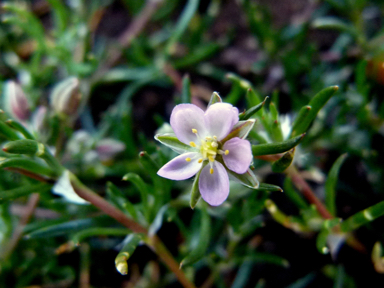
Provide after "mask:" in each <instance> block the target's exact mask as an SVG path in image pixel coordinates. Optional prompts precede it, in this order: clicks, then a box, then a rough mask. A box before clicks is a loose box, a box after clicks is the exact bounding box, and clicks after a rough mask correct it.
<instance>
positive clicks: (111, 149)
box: [96, 138, 125, 161]
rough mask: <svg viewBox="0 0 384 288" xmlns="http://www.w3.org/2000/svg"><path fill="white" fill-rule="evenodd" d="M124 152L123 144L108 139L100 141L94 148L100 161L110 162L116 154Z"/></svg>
mask: <svg viewBox="0 0 384 288" xmlns="http://www.w3.org/2000/svg"><path fill="white" fill-rule="evenodd" d="M124 150H125V145H124V143H122V142H120V141H117V140H114V139H110V138H106V139H102V140H100V141H99V143H98V144H97V146H96V151H97V154H98V155H99V158H100V160H101V161H108V160H111V159H112V158H113V157H114V156H115V155H116V154H118V153H120V152H122V151H124Z"/></svg>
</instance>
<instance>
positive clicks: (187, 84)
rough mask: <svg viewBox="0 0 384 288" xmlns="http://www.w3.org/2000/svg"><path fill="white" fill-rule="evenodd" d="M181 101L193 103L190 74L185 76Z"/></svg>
mask: <svg viewBox="0 0 384 288" xmlns="http://www.w3.org/2000/svg"><path fill="white" fill-rule="evenodd" d="M181 103H191V79H190V78H189V76H188V75H185V76H184V77H183V88H182V90H181Z"/></svg>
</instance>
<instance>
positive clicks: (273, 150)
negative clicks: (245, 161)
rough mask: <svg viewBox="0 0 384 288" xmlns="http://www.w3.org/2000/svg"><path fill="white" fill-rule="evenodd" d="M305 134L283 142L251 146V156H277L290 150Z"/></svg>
mask: <svg viewBox="0 0 384 288" xmlns="http://www.w3.org/2000/svg"><path fill="white" fill-rule="evenodd" d="M304 136H305V133H304V134H302V135H299V136H297V137H295V138H292V139H289V140H286V141H284V142H277V143H268V144H259V145H252V153H253V156H260V155H271V154H279V153H283V152H286V151H288V150H291V149H292V148H293V147H295V146H297V145H298V144H299V143H300V142H301V140H302V139H303V138H304Z"/></svg>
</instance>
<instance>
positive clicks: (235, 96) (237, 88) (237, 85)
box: [224, 73, 261, 104]
mask: <svg viewBox="0 0 384 288" xmlns="http://www.w3.org/2000/svg"><path fill="white" fill-rule="evenodd" d="M226 77H227V79H229V80H230V81H231V82H232V89H231V91H230V92H229V94H228V95H227V96H226V97H225V99H224V100H225V102H227V103H231V104H236V103H237V102H238V100H240V98H241V97H242V96H243V95H244V93H245V91H247V90H248V89H250V88H252V85H251V83H250V82H249V81H248V80H245V79H242V78H240V77H239V76H238V75H236V74H234V73H228V74H227V75H226ZM260 102H261V101H258V103H260Z"/></svg>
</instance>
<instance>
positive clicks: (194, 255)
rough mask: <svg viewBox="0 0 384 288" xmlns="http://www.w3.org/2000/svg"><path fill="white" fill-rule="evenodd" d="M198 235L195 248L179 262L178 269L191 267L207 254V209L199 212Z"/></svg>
mask: <svg viewBox="0 0 384 288" xmlns="http://www.w3.org/2000/svg"><path fill="white" fill-rule="evenodd" d="M200 227H201V229H200V235H199V241H198V243H197V246H196V247H195V248H194V249H193V250H192V251H190V252H189V254H188V255H187V256H186V257H185V258H184V259H183V260H182V261H181V263H180V268H181V267H183V266H184V267H185V266H188V265H192V264H194V263H196V262H197V261H199V260H200V259H201V258H203V257H204V256H205V253H206V252H207V249H208V245H209V241H210V239H211V229H212V228H211V217H210V216H209V214H208V212H207V209H206V208H205V207H204V208H203V209H202V210H201V224H200Z"/></svg>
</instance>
